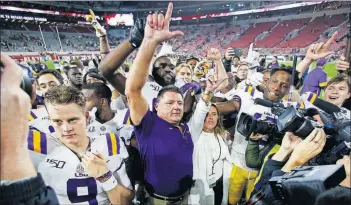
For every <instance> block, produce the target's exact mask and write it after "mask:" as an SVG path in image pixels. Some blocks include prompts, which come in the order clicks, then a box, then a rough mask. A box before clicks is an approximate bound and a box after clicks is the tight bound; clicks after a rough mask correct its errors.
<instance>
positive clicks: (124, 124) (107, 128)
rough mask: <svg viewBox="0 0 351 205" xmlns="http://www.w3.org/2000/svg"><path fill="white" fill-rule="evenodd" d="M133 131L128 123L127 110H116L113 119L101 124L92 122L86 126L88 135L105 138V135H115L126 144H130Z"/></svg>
mask: <svg viewBox="0 0 351 205" xmlns="http://www.w3.org/2000/svg"><path fill="white" fill-rule="evenodd" d="M90 114H91V115H92V114H93V113H90ZM133 131H134V127H133V126H132V125H131V122H130V116H129V109H123V110H117V112H116V113H115V116H114V117H113V119H112V120H110V121H107V122H105V123H103V124H101V123H100V122H98V121H96V120H93V121H92V122H90V123H89V125H87V132H88V135H91V136H105V135H106V134H107V133H117V134H118V136H119V137H120V138H123V139H124V140H125V142H126V143H127V144H128V143H129V142H130V139H131V136H132V133H133Z"/></svg>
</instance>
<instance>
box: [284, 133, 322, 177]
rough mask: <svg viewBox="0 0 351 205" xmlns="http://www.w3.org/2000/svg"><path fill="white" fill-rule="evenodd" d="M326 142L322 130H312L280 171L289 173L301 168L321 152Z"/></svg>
mask: <svg viewBox="0 0 351 205" xmlns="http://www.w3.org/2000/svg"><path fill="white" fill-rule="evenodd" d="M325 142H326V135H325V133H324V131H323V130H322V129H317V128H316V129H314V130H313V131H312V132H311V134H309V135H308V136H307V137H306V139H304V140H303V141H302V142H300V143H299V144H298V145H297V146H296V147H295V149H294V151H293V152H292V154H291V156H290V159H289V160H288V162H287V163H286V164H285V166H284V167H283V169H282V171H285V172H290V171H291V170H292V169H293V168H295V167H297V166H302V165H304V164H305V163H306V162H308V161H309V160H310V159H312V158H313V157H315V156H317V155H318V154H319V153H321V151H322V150H323V147H324V145H325Z"/></svg>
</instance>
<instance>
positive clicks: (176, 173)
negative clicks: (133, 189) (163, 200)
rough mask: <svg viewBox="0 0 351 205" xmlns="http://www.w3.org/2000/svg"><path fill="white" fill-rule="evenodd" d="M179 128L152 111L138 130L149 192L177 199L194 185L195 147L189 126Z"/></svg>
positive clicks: (147, 114)
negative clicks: (193, 158)
mask: <svg viewBox="0 0 351 205" xmlns="http://www.w3.org/2000/svg"><path fill="white" fill-rule="evenodd" d="M179 126H180V127H181V129H179V128H178V127H175V126H174V125H172V124H170V123H168V122H167V121H165V120H163V119H161V118H160V117H158V115H157V113H154V112H151V111H150V110H148V111H147V113H146V114H145V116H144V117H143V119H142V121H141V122H140V124H139V125H138V126H135V128H134V129H135V135H136V137H137V141H138V145H139V152H140V156H141V159H142V162H143V165H144V169H145V170H144V173H145V176H144V179H145V184H146V190H147V191H148V192H149V193H155V194H158V195H161V196H166V197H176V196H180V195H182V194H183V193H185V192H186V191H187V190H189V189H190V188H191V186H192V177H193V161H192V154H193V150H194V144H193V141H192V138H191V134H190V132H189V127H188V125H187V124H182V123H181V124H180V125H179Z"/></svg>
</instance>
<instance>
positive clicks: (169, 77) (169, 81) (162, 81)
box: [152, 68, 175, 86]
mask: <svg viewBox="0 0 351 205" xmlns="http://www.w3.org/2000/svg"><path fill="white" fill-rule="evenodd" d="M152 75H153V77H154V79H155V81H156V83H158V84H159V85H161V86H167V85H174V83H175V74H174V73H173V72H166V71H165V70H161V68H154V70H153V72H152Z"/></svg>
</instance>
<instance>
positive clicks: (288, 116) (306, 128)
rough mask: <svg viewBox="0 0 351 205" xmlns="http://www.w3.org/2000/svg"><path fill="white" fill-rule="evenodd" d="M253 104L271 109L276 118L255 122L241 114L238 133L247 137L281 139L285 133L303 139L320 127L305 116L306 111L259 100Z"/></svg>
mask: <svg viewBox="0 0 351 205" xmlns="http://www.w3.org/2000/svg"><path fill="white" fill-rule="evenodd" d="M255 104H259V105H262V106H265V107H271V112H272V114H274V115H275V116H277V119H276V122H269V121H261V120H255V119H253V118H252V117H251V116H249V115H247V114H245V113H242V114H241V116H240V118H239V121H238V123H239V124H238V125H239V126H238V128H237V130H238V132H239V133H240V134H242V135H244V136H247V137H249V136H250V135H251V134H252V133H260V134H266V135H273V136H275V137H278V138H280V139H281V138H283V136H284V134H285V133H286V132H293V133H294V134H295V135H296V136H299V137H301V138H302V139H305V138H306V137H307V136H308V135H309V134H310V133H311V132H312V131H313V130H314V129H315V128H316V127H322V126H321V125H319V124H318V123H316V122H314V121H313V120H312V118H310V117H308V116H305V114H306V113H307V111H306V110H303V109H296V108H295V107H293V106H289V107H284V105H283V104H280V103H273V102H270V101H267V100H263V99H260V98H257V99H255Z"/></svg>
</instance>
